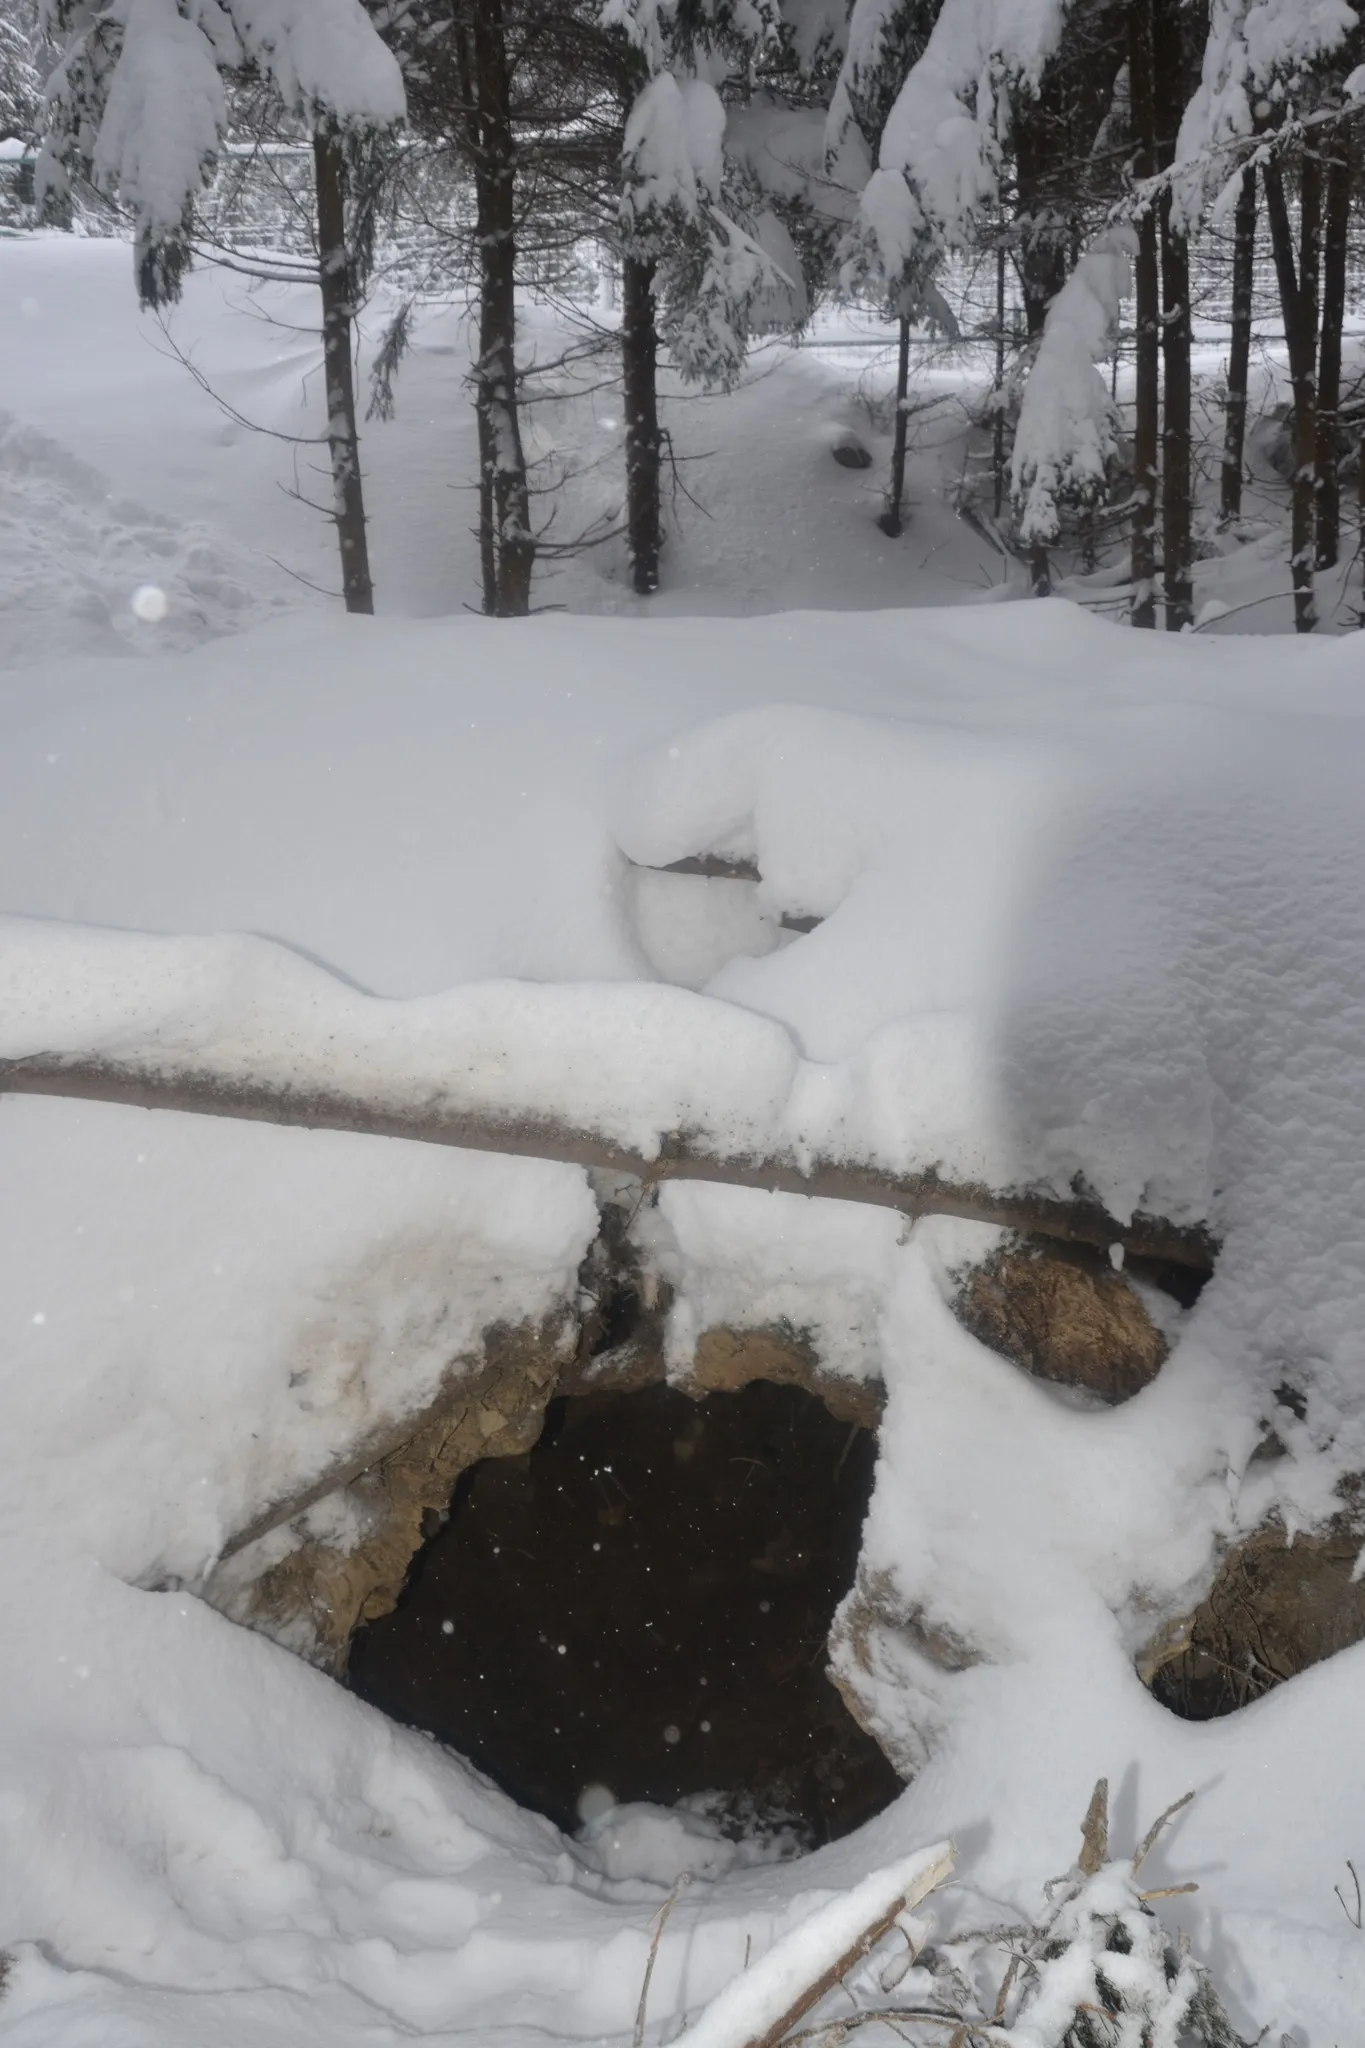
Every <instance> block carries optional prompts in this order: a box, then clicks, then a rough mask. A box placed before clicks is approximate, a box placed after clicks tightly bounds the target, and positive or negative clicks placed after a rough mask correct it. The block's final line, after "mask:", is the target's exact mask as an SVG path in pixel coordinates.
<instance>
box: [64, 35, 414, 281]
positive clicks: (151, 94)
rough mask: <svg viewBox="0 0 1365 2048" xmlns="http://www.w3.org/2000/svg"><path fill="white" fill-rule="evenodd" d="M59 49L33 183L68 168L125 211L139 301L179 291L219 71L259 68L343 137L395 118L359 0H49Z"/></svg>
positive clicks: (392, 92)
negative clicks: (131, 236)
mask: <svg viewBox="0 0 1365 2048" xmlns="http://www.w3.org/2000/svg"><path fill="white" fill-rule="evenodd" d="M45 6H46V20H47V24H48V26H49V29H50V31H51V33H52V34H53V36H54V37H56V38H57V39H58V40H59V41H60V43H61V46H62V55H61V58H60V60H59V62H58V64H57V68H56V70H55V71H54V72H53V75H52V77H51V79H50V80H49V82H48V89H47V90H48V105H49V121H48V132H47V136H46V140H45V143H44V148H43V154H42V160H41V162H40V165H39V181H40V184H45V185H46V186H47V187H48V188H49V189H52V188H54V187H55V188H57V189H60V188H61V187H62V185H63V184H64V182H65V180H66V179H67V178H68V177H69V175H70V174H71V172H72V171H73V170H77V169H78V170H80V171H81V172H82V173H83V174H84V175H86V176H87V177H89V178H90V180H91V181H92V183H93V184H94V185H95V186H96V187H97V188H98V189H99V190H100V191H102V192H105V193H107V194H108V195H109V196H110V197H111V198H117V199H118V200H120V202H121V203H122V204H123V206H124V207H126V208H127V210H128V212H129V213H130V214H131V216H132V220H133V234H134V247H135V251H136V260H137V280H138V290H139V292H140V294H141V296H142V299H143V301H144V303H146V304H148V305H164V304H166V303H168V302H169V301H171V300H173V299H174V298H175V297H176V296H177V294H178V292H179V290H180V284H181V280H182V278H183V276H184V273H185V270H186V269H187V267H188V265H189V261H190V236H191V217H192V210H193V205H194V200H195V197H196V195H197V194H198V193H199V191H200V190H201V189H202V187H203V185H204V182H205V180H206V179H207V178H208V177H209V176H211V174H212V172H213V168H214V165H215V163H216V161H217V156H218V149H219V145H220V143H221V142H222V139H223V136H224V133H225V131H226V129H227V125H228V106H227V94H226V90H225V79H226V77H227V76H228V75H229V74H231V73H234V72H241V71H243V70H248V69H249V70H253V71H255V72H257V73H259V74H260V75H261V77H263V78H264V79H265V80H267V81H268V82H269V83H270V84H271V85H272V86H273V88H274V90H275V91H276V93H277V94H278V95H279V98H280V101H281V103H282V105H283V106H284V107H286V108H287V109H288V110H289V111H290V112H291V113H294V114H296V115H297V116H298V117H299V118H300V119H301V120H303V121H306V122H307V123H308V124H309V125H310V126H311V127H321V126H324V125H330V126H332V127H334V128H335V129H336V130H337V131H338V132H339V133H340V134H341V135H343V136H346V135H356V134H372V133H374V132H376V131H378V130H382V129H385V128H388V127H391V126H393V125H394V124H395V123H396V122H398V121H400V120H401V119H402V117H403V110H404V102H403V82H402V79H401V77H400V75H399V71H398V66H397V65H396V63H395V62H394V60H393V57H392V56H391V55H390V53H389V51H388V50H387V49H385V47H384V44H383V43H382V42H381V40H380V38H379V36H378V34H377V33H376V31H375V28H374V26H373V24H372V23H371V21H370V19H369V17H368V15H367V14H366V13H365V10H364V8H363V7H362V6H361V4H360V0H45Z"/></svg>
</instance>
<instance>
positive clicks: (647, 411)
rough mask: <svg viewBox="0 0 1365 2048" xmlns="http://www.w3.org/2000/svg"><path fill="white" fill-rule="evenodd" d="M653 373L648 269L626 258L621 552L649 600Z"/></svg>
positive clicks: (655, 530)
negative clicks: (623, 533) (623, 527)
mask: <svg viewBox="0 0 1365 2048" xmlns="http://www.w3.org/2000/svg"><path fill="white" fill-rule="evenodd" d="M658 369H659V335H658V330H657V328H656V327H655V324H654V264H653V263H652V262H646V261H645V260H644V259H643V258H642V257H639V256H630V255H627V256H626V257H625V258H624V259H623V262H622V266H621V381H622V388H623V392H624V397H625V413H626V547H627V550H628V552H629V555H630V580H631V587H632V589H633V590H634V591H635V594H636V596H637V597H650V596H652V595H653V593H654V592H655V591H656V590H657V589H658V587H659V550H660V548H661V546H662V544H663V520H662V515H661V511H660V504H659V489H660V477H661V471H662V463H663V434H662V432H661V431H660V427H659V384H658Z"/></svg>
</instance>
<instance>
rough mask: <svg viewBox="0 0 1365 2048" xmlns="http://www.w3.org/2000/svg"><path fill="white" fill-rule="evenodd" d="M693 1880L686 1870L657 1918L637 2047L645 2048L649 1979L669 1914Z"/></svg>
mask: <svg viewBox="0 0 1365 2048" xmlns="http://www.w3.org/2000/svg"><path fill="white" fill-rule="evenodd" d="M691 1882H692V1877H691V1873H690V1872H689V1871H686V1870H685V1871H684V1872H683V1874H682V1876H681V1877H680V1878H679V1879H678V1882H677V1883H676V1884H675V1885H674V1887H673V1889H672V1891H671V1892H670V1893H669V1895H668V1897H667V1898H666V1899H665V1900H664V1902H663V1905H662V1906H661V1907H660V1908H659V1912H658V1915H657V1917H656V1919H655V1922H654V1939H653V1940H652V1941H651V1942H650V1944H649V1961H648V1962H647V1963H646V1964H645V1978H644V1982H643V1984H641V1986H640V2003H639V2005H638V2006H637V2007H636V2009H635V2048H643V2042H644V2038H645V2012H646V2010H647V2008H648V2005H649V1980H650V1978H651V1977H652V1976H653V1975H654V1964H655V1961H656V1959H657V1957H658V1954H659V1943H660V1942H661V1941H662V1940H663V1938H664V1929H665V1927H667V1925H668V1916H669V1914H670V1913H671V1912H672V1911H673V1908H674V1907H675V1906H676V1905H677V1903H678V1896H679V1894H680V1893H681V1892H683V1891H685V1890H686V1888H687V1886H688V1885H689V1884H691Z"/></svg>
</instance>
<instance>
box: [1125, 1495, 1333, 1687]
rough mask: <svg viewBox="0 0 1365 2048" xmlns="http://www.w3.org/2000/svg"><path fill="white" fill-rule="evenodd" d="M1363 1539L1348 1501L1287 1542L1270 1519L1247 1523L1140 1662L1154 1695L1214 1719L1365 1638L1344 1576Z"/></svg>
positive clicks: (1279, 1529)
mask: <svg viewBox="0 0 1365 2048" xmlns="http://www.w3.org/2000/svg"><path fill="white" fill-rule="evenodd" d="M1362 1545H1365V1515H1362V1513H1361V1510H1360V1508H1359V1507H1358V1506H1355V1505H1353V1506H1352V1507H1350V1508H1346V1509H1343V1511H1342V1513H1341V1514H1340V1515H1338V1516H1337V1517H1336V1518H1335V1519H1334V1520H1333V1521H1332V1522H1331V1523H1329V1525H1328V1527H1327V1528H1326V1529H1324V1530H1322V1531H1320V1532H1319V1533H1318V1534H1317V1535H1310V1536H1304V1535H1300V1536H1296V1537H1295V1538H1294V1541H1293V1542H1292V1543H1289V1542H1287V1541H1286V1538H1285V1532H1284V1528H1283V1526H1282V1524H1280V1523H1279V1522H1278V1521H1273V1522H1269V1523H1267V1524H1266V1526H1265V1527H1264V1528H1262V1529H1258V1530H1256V1532H1255V1533H1254V1535H1252V1536H1249V1537H1248V1538H1247V1540H1246V1541H1245V1542H1244V1543H1239V1544H1238V1545H1237V1547H1236V1548H1235V1549H1233V1550H1230V1551H1229V1552H1228V1554H1227V1556H1226V1557H1225V1558H1224V1560H1223V1563H1222V1566H1221V1568H1220V1570H1219V1573H1218V1576H1217V1578H1216V1579H1215V1580H1214V1582H1213V1585H1212V1587H1211V1589H1210V1591H1209V1595H1208V1598H1207V1599H1206V1600H1205V1601H1204V1602H1203V1604H1202V1605H1201V1606H1199V1607H1198V1608H1196V1609H1195V1611H1194V1613H1193V1614H1192V1615H1190V1616H1189V1617H1188V1619H1187V1620H1185V1621H1184V1622H1181V1623H1178V1624H1176V1626H1175V1627H1174V1628H1171V1629H1168V1630H1166V1631H1164V1632H1163V1635H1162V1638H1161V1639H1160V1641H1159V1642H1158V1643H1157V1644H1156V1645H1154V1646H1153V1648H1152V1650H1151V1651H1150V1652H1149V1654H1148V1656H1147V1657H1146V1658H1145V1659H1144V1660H1143V1662H1142V1663H1140V1665H1139V1670H1140V1672H1141V1675H1142V1676H1143V1677H1144V1678H1146V1680H1147V1682H1148V1683H1149V1685H1150V1686H1151V1689H1152V1692H1153V1694H1154V1695H1155V1697H1156V1698H1157V1699H1159V1700H1160V1701H1161V1703H1162V1705H1163V1706H1167V1707H1169V1708H1170V1709H1171V1710H1172V1712H1173V1713H1176V1714H1179V1715H1180V1716H1181V1717H1182V1719H1184V1720H1187V1721H1211V1720H1215V1719H1217V1717H1218V1716H1219V1715H1222V1714H1231V1713H1233V1712H1234V1711H1235V1710H1236V1709H1237V1708H1238V1707H1244V1706H1246V1705H1248V1704H1249V1703H1250V1701H1252V1700H1256V1699H1260V1698H1261V1696H1262V1695H1263V1694H1264V1693H1267V1692H1270V1691H1271V1690H1272V1689H1273V1688H1274V1687H1275V1686H1277V1685H1279V1684H1281V1683H1282V1682H1283V1680H1285V1679H1286V1678H1293V1677H1295V1676H1296V1675H1297V1674H1298V1673H1299V1672H1300V1671H1306V1670H1307V1669H1308V1667H1309V1666H1310V1665H1312V1664H1320V1663H1321V1662H1322V1660H1323V1658H1324V1657H1331V1656H1333V1655H1334V1654H1335V1653H1336V1651H1338V1650H1344V1649H1347V1648H1349V1647H1350V1645H1351V1644H1352V1643H1358V1642H1361V1641H1362V1640H1365V1580H1361V1581H1357V1582H1353V1579H1352V1574H1353V1573H1354V1571H1355V1568H1356V1563H1357V1560H1358V1559H1359V1557H1360V1554H1361V1548H1362ZM1144 1667H1145V1668H1144Z"/></svg>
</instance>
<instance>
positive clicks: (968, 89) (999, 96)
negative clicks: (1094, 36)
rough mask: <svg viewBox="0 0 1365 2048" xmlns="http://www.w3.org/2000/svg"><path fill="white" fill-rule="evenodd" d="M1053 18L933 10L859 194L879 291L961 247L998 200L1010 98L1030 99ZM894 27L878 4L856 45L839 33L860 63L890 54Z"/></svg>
mask: <svg viewBox="0 0 1365 2048" xmlns="http://www.w3.org/2000/svg"><path fill="white" fill-rule="evenodd" d="M1065 14H1066V0H943V4H942V6H941V7H940V8H939V9H938V12H937V16H936V18H935V20H934V22H933V26H932V28H931V29H930V31H929V33H928V35H927V37H926V39H925V41H924V46H923V49H922V50H921V51H920V53H919V54H918V55H917V56H916V58H915V60H914V62H913V63H911V65H910V67H909V70H908V71H907V72H906V74H905V76H904V78H903V80H902V81H901V83H900V85H899V89H898V90H897V92H896V94H895V97H894V98H893V99H892V101H891V105H890V108H889V110H888V112H887V114H886V117H885V120H884V123H883V127H882V132H881V137H880V141H879V144H878V148H877V160H876V165H875V168H874V169H873V170H872V171H871V174H870V175H869V177H868V180H867V183H866V185H865V187H864V188H863V193H862V200H861V206H860V217H861V228H862V232H863V236H864V238H865V241H866V242H867V243H868V244H870V246H871V250H872V251H873V252H874V254H875V261H876V263H877V265H878V266H879V268H880V271H881V274H882V275H883V276H884V277H885V278H887V279H888V280H889V281H894V280H897V279H900V278H904V277H913V276H914V275H915V273H916V272H917V271H918V270H921V269H922V268H923V267H924V265H925V263H926V261H927V259H929V258H930V257H931V255H932V254H933V252H934V251H935V250H936V249H938V248H942V247H950V248H951V247H961V246H963V245H964V244H965V243H966V242H967V241H968V240H969V239H970V237H971V234H972V232H973V230H974V229H975V227H976V226H977V224H978V223H979V221H980V220H981V218H982V215H983V212H984V210H985V208H986V207H987V206H988V205H989V204H990V202H991V201H992V200H993V199H994V197H995V194H996V191H997V188H998V184H999V179H1000V174H1001V170H1002V168H1003V165H1004V161H1005V152H1006V148H1007V144H1008V141H1009V130H1010V117H1011V109H1012V105H1013V100H1014V96H1015V95H1017V94H1020V93H1032V92H1036V91H1037V89H1038V85H1039V81H1040V80H1041V78H1042V75H1043V68H1044V66H1045V65H1046V63H1047V61H1048V59H1049V57H1051V56H1052V55H1053V53H1054V52H1055V50H1056V49H1057V46H1058V44H1059V41H1060V39H1061V34H1062V28H1063V23H1064V20H1065ZM895 19H896V16H895V13H894V10H893V8H892V7H891V6H890V5H888V0H875V4H874V0H868V6H867V9H866V14H865V22H866V26H865V29H860V31H859V37H858V41H857V43H856V45H855V44H854V41H853V36H852V30H851V31H850V47H851V48H856V50H857V51H858V52H859V55H860V60H861V56H862V53H863V52H864V51H865V50H867V49H868V48H870V47H871V46H873V45H874V44H875V46H876V47H877V49H879V50H882V51H885V50H887V49H890V48H894V46H895V41H896V38H895V37H894V36H892V35H891V34H890V32H889V31H890V28H891V25H892V23H893V22H894V20H895ZM849 68H850V67H849V64H848V63H847V62H846V65H845V70H846V71H847V70H849ZM852 97H853V95H852V93H850V94H849V95H848V98H849V99H850V100H851V99H852ZM842 104H843V102H842V101H841V102H840V105H842ZM848 134H849V131H848V125H847V124H845V125H844V126H843V128H842V129H840V130H836V131H834V132H832V134H831V146H832V147H833V148H834V149H835V150H836V151H837V150H839V149H847V147H848ZM836 160H838V159H837V158H836Z"/></svg>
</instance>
